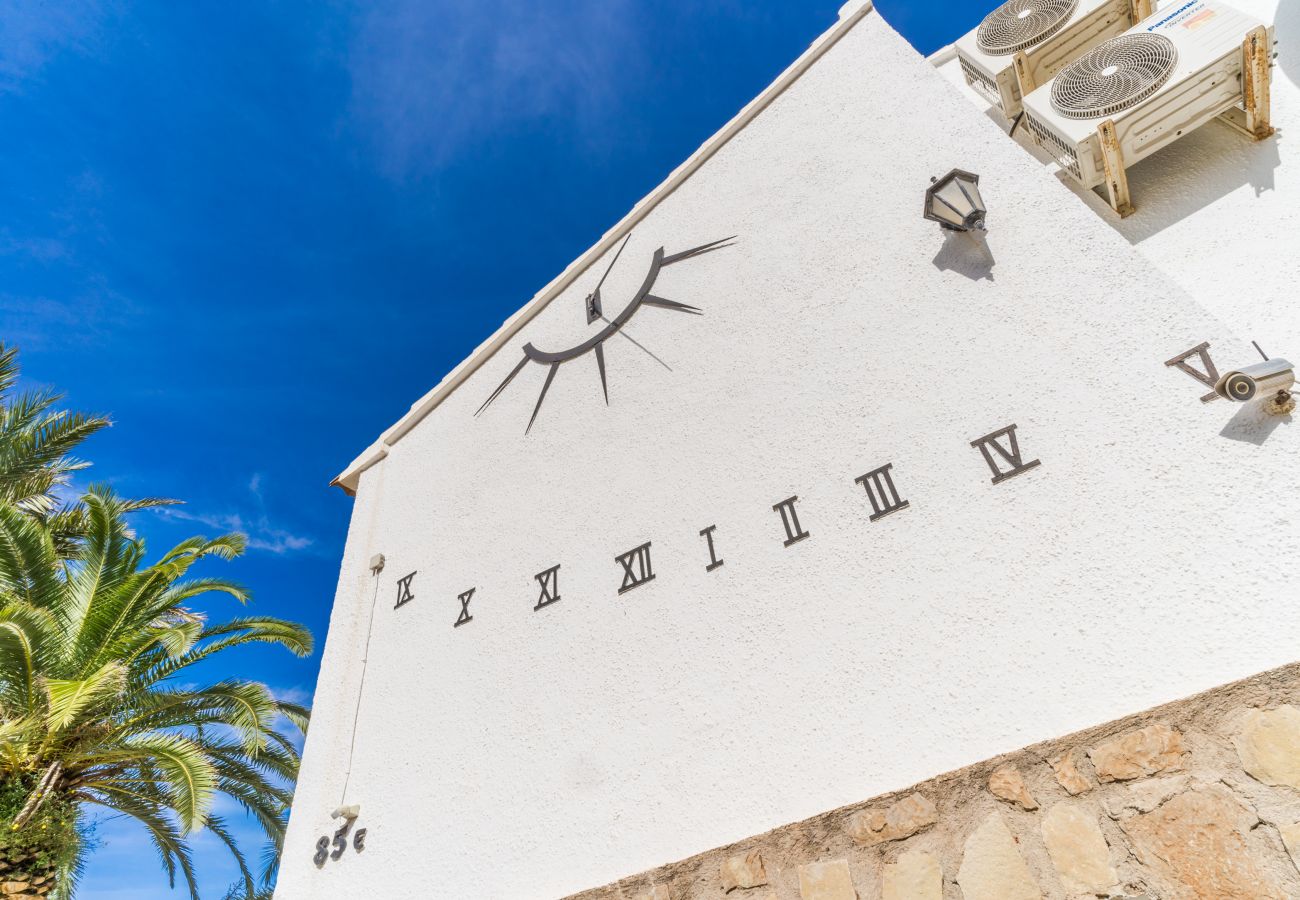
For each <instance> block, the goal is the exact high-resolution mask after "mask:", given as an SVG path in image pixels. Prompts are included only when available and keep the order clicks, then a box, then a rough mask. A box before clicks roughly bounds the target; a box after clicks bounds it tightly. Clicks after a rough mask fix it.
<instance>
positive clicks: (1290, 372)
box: [1214, 359, 1295, 403]
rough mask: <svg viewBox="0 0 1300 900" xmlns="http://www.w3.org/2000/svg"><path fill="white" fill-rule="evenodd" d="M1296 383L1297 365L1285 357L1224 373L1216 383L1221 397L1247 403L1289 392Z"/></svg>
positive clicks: (1215, 387)
mask: <svg viewBox="0 0 1300 900" xmlns="http://www.w3.org/2000/svg"><path fill="white" fill-rule="evenodd" d="M1294 384H1295V367H1294V366H1292V365H1291V364H1290V363H1289V362H1287V361H1286V360H1285V359H1270V360H1268V361H1267V362H1262V363H1256V364H1255V365H1253V366H1246V368H1244V369H1236V370H1234V371H1232V372H1228V373H1226V374H1224V375H1223V376H1222V377H1221V378H1220V379H1219V380H1218V382H1217V383H1215V385H1214V392H1215V393H1216V394H1218V395H1219V396H1220V397H1226V398H1227V399H1229V400H1235V401H1237V402H1238V403H1247V402H1249V401H1251V400H1254V399H1255V398H1256V397H1260V398H1263V397H1273V396H1275V395H1277V394H1279V393H1288V392H1289V391H1290V389H1291V387H1292V386H1293V385H1294Z"/></svg>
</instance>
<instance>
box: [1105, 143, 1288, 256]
mask: <svg viewBox="0 0 1300 900" xmlns="http://www.w3.org/2000/svg"><path fill="white" fill-rule="evenodd" d="M1284 139H1285V135H1284V134H1283V132H1282V130H1281V129H1278V131H1277V134H1275V135H1274V136H1273V137H1271V138H1269V139H1268V140H1264V141H1253V140H1251V139H1250V138H1248V137H1246V136H1245V135H1243V134H1240V133H1239V132H1237V131H1234V130H1233V129H1232V128H1231V127H1229V126H1228V125H1225V124H1223V123H1222V122H1218V121H1214V122H1210V123H1208V124H1206V125H1203V126H1201V127H1200V128H1198V129H1197V130H1196V131H1194V132H1193V133H1191V134H1189V135H1187V136H1186V137H1184V138H1182V139H1180V140H1178V141H1176V142H1174V143H1173V144H1170V145H1169V146H1168V147H1165V148H1164V149H1163V150H1160V151H1158V152H1156V153H1155V154H1153V155H1151V156H1148V157H1147V158H1146V159H1144V160H1142V161H1141V162H1139V163H1137V164H1136V165H1134V166H1133V167H1132V168H1130V169H1129V172H1128V181H1129V189H1130V190H1131V191H1132V193H1133V203H1134V205H1135V206H1136V207H1137V212H1136V213H1134V214H1133V215H1132V216H1130V217H1129V218H1127V219H1121V218H1119V217H1118V216H1116V215H1115V214H1114V212H1112V211H1111V209H1110V206H1109V205H1108V204H1107V202H1106V200H1105V199H1104V198H1103V197H1102V196H1101V195H1100V194H1099V193H1092V192H1087V194H1088V196H1087V197H1086V199H1087V200H1088V202H1089V204H1090V205H1091V206H1093V207H1094V208H1095V209H1096V210H1097V212H1098V214H1099V215H1101V216H1102V217H1103V218H1105V220H1106V221H1107V222H1108V223H1109V224H1110V225H1111V227H1112V228H1114V229H1115V230H1116V231H1118V232H1119V233H1120V234H1122V235H1124V237H1125V238H1126V239H1127V240H1128V241H1129V243H1131V244H1140V243H1141V242H1142V241H1144V240H1146V239H1147V238H1149V237H1152V236H1153V235H1156V234H1159V233H1160V232H1161V231H1163V230H1165V229H1166V228H1168V227H1169V226H1170V225H1174V224H1177V223H1178V222H1181V221H1183V220H1185V219H1188V218H1190V217H1192V216H1194V215H1195V214H1196V213H1197V212H1199V211H1200V210H1202V209H1204V208H1205V207H1207V206H1210V205H1212V204H1213V203H1215V202H1216V201H1218V200H1220V199H1222V198H1223V197H1226V196H1227V195H1229V194H1231V193H1234V192H1236V191H1237V190H1238V189H1239V188H1241V187H1243V186H1247V185H1249V186H1250V188H1251V189H1252V190H1253V191H1254V194H1255V196H1256V197H1259V196H1260V195H1262V194H1264V193H1266V192H1268V191H1272V190H1273V189H1274V188H1275V186H1276V185H1275V181H1274V175H1273V173H1274V170H1275V169H1277V167H1278V166H1279V165H1281V163H1282V158H1281V156H1280V154H1279V151H1278V142H1279V141H1282V140H1284Z"/></svg>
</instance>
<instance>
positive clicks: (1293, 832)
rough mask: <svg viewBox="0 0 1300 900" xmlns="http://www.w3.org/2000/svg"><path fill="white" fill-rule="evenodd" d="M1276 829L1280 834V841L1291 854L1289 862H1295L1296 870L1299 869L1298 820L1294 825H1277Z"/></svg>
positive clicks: (1299, 825)
mask: <svg viewBox="0 0 1300 900" xmlns="http://www.w3.org/2000/svg"><path fill="white" fill-rule="evenodd" d="M1277 830H1278V831H1279V832H1281V834H1282V843H1283V845H1285V846H1286V852H1287V853H1288V854H1290V856H1291V862H1293V863H1294V864H1295V867H1296V869H1297V870H1300V822H1297V823H1295V824H1294V825H1279V826H1278V827H1277Z"/></svg>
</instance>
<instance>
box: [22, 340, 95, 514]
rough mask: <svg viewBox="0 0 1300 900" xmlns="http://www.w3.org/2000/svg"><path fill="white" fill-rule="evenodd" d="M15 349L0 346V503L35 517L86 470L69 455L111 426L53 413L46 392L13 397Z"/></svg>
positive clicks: (54, 399)
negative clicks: (72, 477) (74, 474)
mask: <svg viewBox="0 0 1300 900" xmlns="http://www.w3.org/2000/svg"><path fill="white" fill-rule="evenodd" d="M18 372H19V369H18V348H17V347H6V346H5V345H4V343H2V342H0V501H5V502H7V503H11V504H13V505H14V506H17V507H18V508H19V509H22V510H24V511H25V512H29V513H32V514H35V515H49V514H51V513H53V512H54V511H55V509H56V508H57V507H58V505H59V504H58V499H57V497H56V495H55V491H56V489H58V488H60V487H63V486H66V485H67V484H68V480H69V478H70V477H71V475H72V473H73V472H76V471H78V470H80V469H84V468H86V466H88V465H90V464H89V463H87V462H85V461H84V460H80V459H77V458H76V457H74V456H72V455H71V453H72V451H73V450H74V449H76V447H77V445H78V444H80V443H81V442H82V441H84V440H85V439H86V438H88V437H90V436H91V435H92V434H94V433H95V432H96V431H99V430H100V429H101V428H107V427H108V425H109V424H110V422H109V420H108V418H107V417H105V416H94V415H89V414H87V413H70V412H66V411H63V410H56V409H54V405H55V404H56V403H58V402H59V401H60V400H62V399H63V395H62V394H58V393H55V392H54V391H51V390H48V389H47V390H38V391H24V392H23V393H15V392H14V387H15V385H17V383H18Z"/></svg>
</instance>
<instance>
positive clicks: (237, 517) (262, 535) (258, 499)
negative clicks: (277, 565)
mask: <svg viewBox="0 0 1300 900" xmlns="http://www.w3.org/2000/svg"><path fill="white" fill-rule="evenodd" d="M262 483H263V475H262V473H260V472H257V473H254V474H253V476H252V477H251V478H249V480H248V493H249V502H248V504H247V507H248V508H246V509H241V510H236V511H233V512H222V513H206V512H197V511H194V510H190V509H187V508H185V507H183V506H166V507H162V508H161V509H157V510H155V512H156V513H157V514H158V515H160V516H162V517H163V518H165V519H170V520H172V521H180V522H195V523H197V524H199V525H203V526H205V527H207V528H212V529H216V530H219V531H239V532H242V533H243V534H245V535H247V536H248V549H250V550H262V551H265V552H267V553H274V554H276V555H278V556H284V555H286V554H290V553H299V552H303V551H306V550H310V549H311V548H312V547H313V546H315V544H316V541H315V540H314V539H313V538H311V537H308V536H307V535H303V534H297V533H295V532H294V531H291V530H289V529H287V528H283V527H281V526H279V525H277V524H275V523H274V522H273V521H272V519H271V516H270V515H269V514H268V513H267V508H266V498H265V497H264V496H263V493H262Z"/></svg>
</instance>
